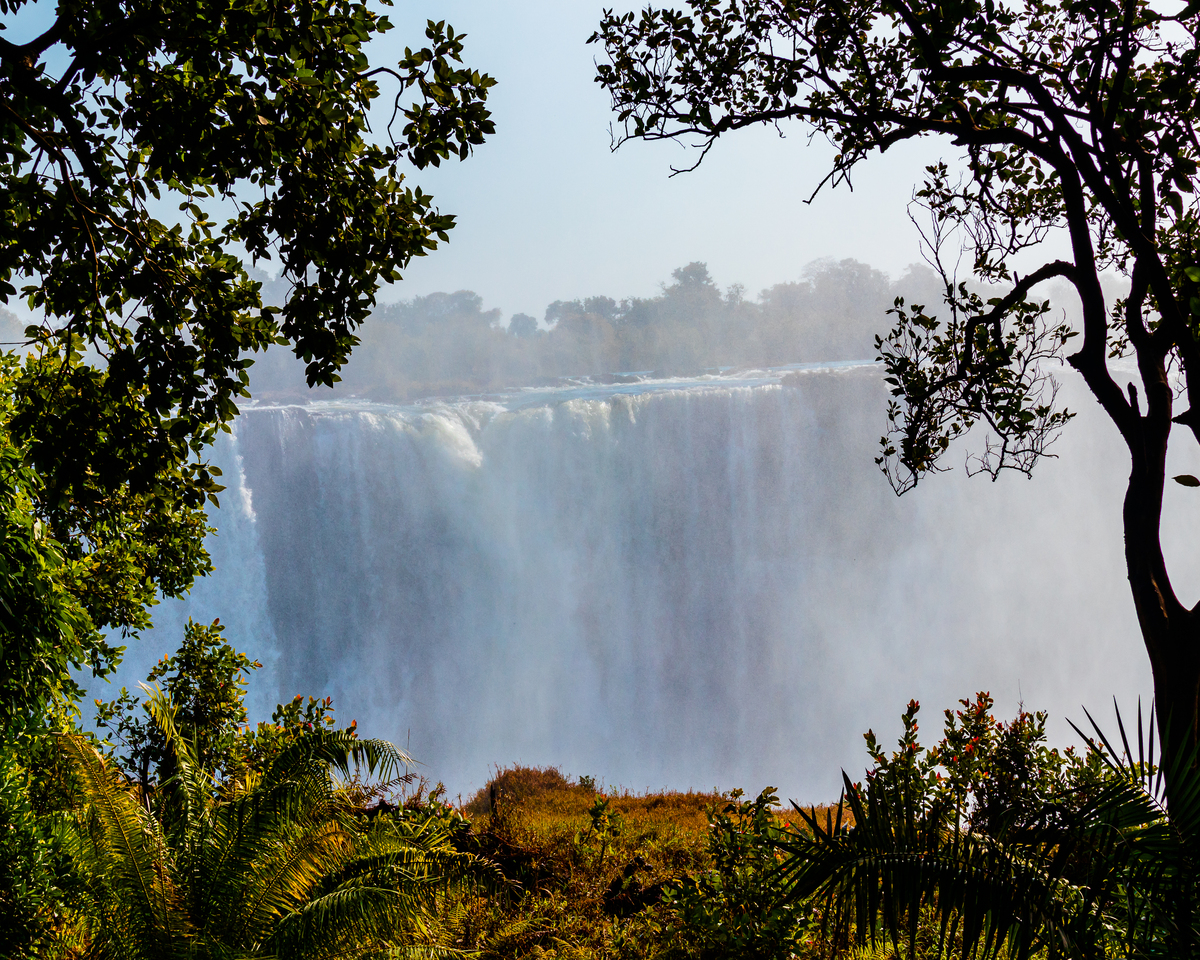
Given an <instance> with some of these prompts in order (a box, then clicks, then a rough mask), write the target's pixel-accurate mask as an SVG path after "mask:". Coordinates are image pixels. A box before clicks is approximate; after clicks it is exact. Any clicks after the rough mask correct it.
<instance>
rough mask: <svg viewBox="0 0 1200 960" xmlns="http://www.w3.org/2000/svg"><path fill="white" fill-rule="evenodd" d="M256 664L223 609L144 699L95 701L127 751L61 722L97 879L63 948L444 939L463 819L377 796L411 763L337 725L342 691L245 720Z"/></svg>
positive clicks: (68, 822)
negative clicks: (440, 913) (434, 923)
mask: <svg viewBox="0 0 1200 960" xmlns="http://www.w3.org/2000/svg"><path fill="white" fill-rule="evenodd" d="M257 666H258V665H257V664H256V663H254V662H253V661H250V660H249V659H248V658H247V657H246V656H245V655H244V654H240V653H237V652H236V651H235V650H234V649H233V648H232V647H231V646H230V645H229V644H228V643H227V642H226V641H225V640H224V639H223V637H222V636H221V628H220V625H219V624H213V625H211V626H201V625H198V624H194V623H190V622H189V624H188V626H187V629H186V632H185V636H184V640H183V644H182V645H181V646H180V648H179V650H178V651H176V652H175V654H173V655H172V656H169V657H164V658H163V659H162V660H161V661H160V662H159V663H158V664H157V665H156V666H155V668H154V669H153V670H152V671H151V673H150V677H149V679H150V680H151V682H156V681H159V680H161V681H162V687H161V688H157V687H151V686H148V685H143V689H145V690H147V691H148V692H149V696H148V697H147V699H146V702H145V704H141V703H139V702H138V700H137V699H136V698H133V697H130V696H129V695H128V694H127V692H126V691H124V690H122V691H121V695H120V696H119V697H118V698H117V699H116V700H115V701H113V702H111V703H108V704H99V703H98V706H99V712H98V713H99V715H98V725H99V726H101V727H105V728H107V729H108V730H109V731H110V732H112V733H114V734H116V738H117V739H118V740H119V741H120V745H121V746H123V747H124V749H125V751H126V752H125V754H124V755H123V756H119V757H116V758H114V757H111V756H109V757H106V756H104V755H103V754H102V753H101V752H100V751H99V750H97V749H96V746H95V744H94V743H92V742H89V740H88V739H87V738H86V737H83V736H80V735H79V734H78V733H76V732H74V731H68V732H64V733H62V734H60V735H59V736H58V737H57V746H58V751H59V754H60V756H61V757H62V758H63V760H64V761H65V763H64V766H65V768H66V771H67V773H68V776H66V777H64V778H63V779H64V781H65V782H66V783H67V785H68V787H67V788H68V790H69V792H70V794H71V799H72V800H73V801H74V802H73V803H72V804H71V806H70V808H69V809H68V810H67V811H66V812H65V813H64V814H62V815H60V820H61V821H62V825H60V827H59V829H58V831H57V832H58V835H59V837H60V838H61V841H62V845H63V848H64V849H65V850H67V851H68V852H69V853H70V855H71V857H72V859H73V861H74V863H75V864H76V866H77V868H78V871H79V873H80V875H81V877H82V879H83V883H82V884H81V889H80V890H78V891H77V892H76V894H75V896H73V897H72V898H70V899H69V900H68V901H67V903H65V904H64V905H62V906H61V907H60V909H61V910H62V911H63V912H64V913H66V914H67V916H68V917H69V923H67V924H64V925H62V926H63V929H61V930H60V933H59V937H58V940H59V945H60V946H71V945H73V946H75V947H78V948H83V949H84V952H85V953H86V955H88V956H98V957H144V956H159V955H161V956H169V955H177V954H182V953H186V954H187V955H188V956H212V957H224V956H234V955H237V956H242V955H247V954H250V953H268V954H270V955H272V956H280V957H285V956H304V957H320V956H344V955H348V954H350V953H354V952H355V951H356V950H361V949H364V948H370V947H378V946H381V945H383V944H386V943H388V942H392V943H393V944H395V945H397V946H404V945H407V946H412V943H413V941H414V940H416V941H419V942H420V943H422V944H427V942H428V941H429V940H431V939H432V938H431V937H430V931H429V930H428V929H426V928H427V926H428V922H429V920H430V916H429V914H430V909H429V908H430V907H431V906H432V905H433V901H434V899H435V897H436V895H437V894H438V893H439V892H440V891H442V890H444V889H445V887H446V885H447V884H448V883H449V882H451V881H453V880H455V879H456V878H458V879H461V878H463V877H464V876H466V875H467V874H468V873H469V872H472V871H474V868H475V867H476V866H478V865H479V861H478V860H477V859H476V858H474V857H473V856H471V855H468V854H462V853H459V852H457V851H456V850H455V848H454V842H453V841H454V834H455V832H456V831H457V830H458V829H459V828H460V825H461V824H462V823H463V821H462V820H461V818H460V817H457V815H451V814H449V812H448V811H439V810H436V809H434V808H433V805H429V808H428V809H424V810H418V811H409V810H407V809H406V808H404V807H401V806H398V805H394V804H389V803H386V802H378V803H375V804H374V805H371V804H370V801H372V800H376V799H380V798H381V797H382V796H383V794H384V793H385V792H386V791H387V790H388V789H389V787H392V786H394V785H395V784H396V783H397V782H401V781H407V780H408V779H409V775H408V774H407V766H408V764H409V763H410V761H409V759H408V757H406V756H405V755H404V754H403V753H401V752H400V751H398V750H397V749H396V748H395V747H393V746H392V745H391V744H389V743H387V742H385V741H379V740H361V739H359V738H358V735H357V730H356V725H355V724H354V723H351V724H350V726H349V727H346V728H341V729H338V728H336V727H335V726H334V721H333V717H332V707H331V703H330V701H329V700H328V699H324V700H316V699H313V698H309V701H308V703H307V705H305V704H304V703H303V701H302V698H300V697H297V698H296V699H295V700H293V701H292V702H291V703H289V704H285V705H281V706H280V707H278V708H277V709H276V711H275V714H274V716H273V718H272V722H271V723H260V724H258V725H257V727H255V728H250V727H248V726H247V725H246V719H247V717H246V710H245V707H244V704H243V700H244V696H245V689H244V687H245V675H246V674H247V673H248V672H249V671H250V670H253V669H255V668H256V667H257ZM113 752H116V751H115V750H114V751H113ZM114 759H115V760H116V762H115V763H114V762H113V761H114ZM333 771H337V772H338V773H339V774H340V778H338V779H335V778H334V777H333V776H332V772H333ZM360 772H363V773H366V774H373V775H374V777H375V778H376V780H375V782H372V781H371V780H370V779H366V778H363V777H361V776H359V775H358V774H359V773H360ZM410 813H413V814H414V815H411V816H410ZM355 955H358V954H357V953H355Z"/></svg>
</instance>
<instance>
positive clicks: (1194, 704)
mask: <svg viewBox="0 0 1200 960" xmlns="http://www.w3.org/2000/svg"><path fill="white" fill-rule="evenodd" d="M1155 452H1156V453H1158V451H1155ZM1165 454H1166V444H1165V443H1164V444H1163V445H1162V448H1161V455H1159V456H1153V457H1151V458H1149V459H1150V461H1151V462H1150V463H1146V462H1143V463H1141V464H1136V463H1135V466H1134V470H1133V473H1132V475H1131V476H1130V480H1129V488H1128V490H1127V492H1126V495H1125V506H1124V512H1123V513H1124V516H1123V519H1124V526H1125V562H1126V567H1127V570H1128V573H1129V586H1130V590H1131V591H1132V593H1133V601H1134V605H1135V607H1136V609H1137V616H1138V624H1139V626H1140V627H1141V631H1142V639H1143V641H1144V642H1145V644H1146V652H1147V653H1148V654H1149V656H1150V668H1151V670H1152V672H1153V676H1154V700H1155V710H1156V713H1157V715H1158V720H1159V730H1160V743H1161V745H1162V750H1163V756H1164V758H1166V757H1175V756H1179V753H1180V751H1186V752H1189V753H1190V752H1191V751H1193V750H1194V749H1195V747H1196V744H1197V737H1198V734H1200V617H1198V616H1197V613H1196V611H1195V610H1189V609H1187V608H1186V607H1184V606H1183V604H1182V603H1180V602H1179V599H1178V598H1177V597H1176V596H1175V591H1174V589H1173V588H1172V586H1171V581H1170V577H1169V576H1168V574H1167V567H1166V561H1165V559H1164V558H1163V554H1162V543H1161V539H1160V527H1161V521H1162V491H1163V485H1164V481H1165V461H1166V456H1165ZM1167 789H1168V802H1169V801H1170V792H1171V784H1170V783H1169V782H1168V785H1167Z"/></svg>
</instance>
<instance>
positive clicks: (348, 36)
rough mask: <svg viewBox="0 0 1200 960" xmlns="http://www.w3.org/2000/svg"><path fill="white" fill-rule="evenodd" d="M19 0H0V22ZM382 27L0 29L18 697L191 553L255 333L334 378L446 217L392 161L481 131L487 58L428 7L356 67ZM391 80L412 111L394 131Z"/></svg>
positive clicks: (245, 7) (280, 8) (71, 9)
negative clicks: (380, 131)
mask: <svg viewBox="0 0 1200 960" xmlns="http://www.w3.org/2000/svg"><path fill="white" fill-rule="evenodd" d="M28 7H29V5H28V4H27V3H26V2H25V0H5V2H4V3H0V16H2V17H4V18H6V20H10V21H12V22H6V23H3V24H0V25H2V26H5V27H14V26H15V25H16V23H17V22H18V20H17V18H18V15H19V14H20V15H24V14H27V13H28V9H27V8H28ZM388 29H390V24H389V23H388V21H387V18H386V17H383V16H381V15H380V14H379V13H378V12H376V11H374V10H372V9H370V8H369V7H368V6H366V5H365V4H363V3H356V2H343V0H298V2H291V0H287V2H284V3H282V4H280V3H274V2H271V3H263V2H258V0H249V2H244V3H234V4H217V5H211V4H209V5H205V4H182V5H180V4H170V3H168V4H166V5H163V4H147V3H139V2H134V3H127V2H119V0H106V2H101V3H86V4H79V3H73V2H69V0H63V2H62V3H59V4H58V5H57V7H56V8H55V9H54V19H53V22H52V23H51V24H50V25H49V27H48V29H47V30H45V32H43V33H42V34H41V35H40V36H37V37H34V38H32V39H29V40H28V41H26V42H23V43H21V42H15V41H13V40H9V39H5V38H3V37H0V104H3V108H2V111H0V209H2V212H3V216H0V224H2V226H0V303H5V304H7V303H10V302H12V298H14V297H16V296H17V295H18V294H17V290H16V286H15V285H22V289H21V291H20V297H21V298H22V299H23V300H24V301H25V302H26V304H27V305H28V307H29V308H30V310H32V311H33V313H34V316H35V318H37V320H38V322H37V323H35V324H34V325H32V326H30V327H29V328H28V329H27V330H26V346H27V347H28V348H29V350H30V353H29V356H28V357H26V358H25V360H24V362H19V361H17V360H15V359H14V358H13V357H11V356H10V357H6V358H5V359H4V360H3V376H2V378H0V379H2V383H0V394H3V396H2V398H0V404H2V409H0V430H2V431H3V435H4V436H3V441H2V442H0V456H2V457H3V459H4V463H5V467H4V469H3V478H2V480H0V486H2V488H3V489H2V490H0V499H2V500H3V502H4V505H5V506H4V516H5V518H6V519H5V523H6V527H7V532H8V535H6V537H5V538H4V539H5V543H6V544H7V545H8V546H7V547H6V549H7V550H8V551H9V553H8V556H7V557H6V558H5V567H6V569H5V570H4V571H3V576H4V577H5V581H4V583H3V584H0V586H2V587H3V590H4V593H3V600H4V604H0V617H4V616H7V617H9V618H19V619H20V620H21V622H25V623H28V624H30V626H31V628H32V629H31V630H30V632H29V635H28V637H27V638H24V637H23V638H21V639H19V640H17V641H16V642H11V641H10V642H6V643H5V644H4V647H3V650H2V651H0V668H2V670H3V677H0V682H4V683H9V682H11V684H12V686H13V687H14V689H15V688H17V687H21V688H23V689H25V690H28V691H30V693H29V697H30V698H32V704H27V703H26V698H25V697H24V696H22V695H16V696H13V697H12V698H9V697H7V696H6V697H4V698H3V702H4V704H5V706H6V707H8V705H9V704H12V705H13V708H14V709H17V710H21V709H25V707H26V706H27V705H32V706H36V705H38V704H40V703H42V702H43V701H44V700H45V698H46V697H47V696H51V695H53V694H55V692H56V691H57V692H60V693H64V694H65V695H67V696H68V698H69V696H70V695H73V694H76V693H77V692H78V691H77V690H76V689H75V688H74V687H73V686H72V682H71V680H70V679H69V676H68V669H67V668H68V666H80V665H82V666H83V667H85V668H91V669H92V670H94V671H97V672H100V673H103V672H105V671H106V670H107V669H108V668H109V667H110V666H111V663H112V661H113V660H114V658H115V656H116V655H117V651H116V650H114V649H112V648H108V647H106V646H105V645H104V644H103V642H102V640H101V639H100V634H99V633H98V632H97V631H101V630H106V629H108V630H111V629H116V630H118V631H123V632H126V633H128V632H136V631H137V630H140V629H142V628H144V627H145V626H147V625H148V622H149V617H148V614H147V612H146V608H147V607H149V606H150V605H152V604H153V603H155V602H156V600H157V596H158V595H159V594H162V595H166V596H178V595H180V594H181V593H182V592H183V591H185V590H186V589H187V588H188V587H189V586H190V585H191V583H192V581H193V579H194V578H195V577H196V576H198V575H202V574H204V573H205V572H207V571H208V569H209V562H208V557H207V555H206V553H205V551H204V549H203V545H202V541H203V538H204V535H205V534H206V532H207V526H206V524H205V521H204V513H203V507H204V505H205V503H206V501H207V500H210V499H211V500H213V501H215V498H216V494H217V492H219V491H220V489H221V487H220V484H219V483H218V480H217V477H218V476H219V471H217V470H216V469H215V468H211V467H210V466H209V465H208V464H207V463H206V462H205V455H206V454H205V450H206V448H207V446H208V445H209V444H211V443H212V441H213V440H214V438H215V436H216V433H217V430H218V429H220V428H222V427H225V426H226V425H227V424H228V423H229V421H230V420H231V419H232V418H233V417H234V416H235V415H236V413H237V407H236V402H237V400H238V399H239V398H241V397H245V396H248V393H247V391H246V384H247V382H248V380H247V372H246V371H247V369H248V367H249V366H250V364H251V362H252V361H251V359H250V356H249V355H250V354H251V353H253V352H256V351H262V350H264V349H266V348H267V347H268V346H270V345H272V344H280V345H282V344H288V345H290V346H291V347H292V349H293V350H294V351H295V352H296V354H297V355H298V356H300V357H302V358H303V359H304V362H305V363H306V365H307V367H306V370H307V376H308V380H309V382H310V383H317V382H322V383H329V382H332V381H333V379H334V378H335V377H336V375H337V373H336V371H337V369H338V368H339V367H340V366H341V365H342V364H343V363H344V362H345V360H346V358H347V356H348V355H349V351H350V350H351V348H352V347H353V346H354V344H355V343H356V342H357V341H356V337H355V334H354V331H355V329H356V328H357V327H358V325H359V324H360V323H361V322H362V320H363V319H364V318H365V317H366V316H367V314H368V312H369V309H370V307H371V305H372V304H373V302H374V294H375V291H376V289H377V287H378V285H379V284H380V283H381V282H387V281H391V280H394V279H395V278H396V277H397V276H398V271H399V270H401V269H403V268H404V267H405V265H406V264H407V263H408V262H409V260H410V259H411V258H412V257H413V256H421V255H424V254H425V253H426V252H428V251H429V250H431V249H433V248H434V247H435V246H436V245H437V242H438V240H439V239H443V240H444V239H445V238H446V235H447V233H446V232H447V231H448V230H449V229H450V228H451V227H452V226H453V217H451V216H448V215H444V214H441V213H439V212H438V211H437V210H436V209H435V208H434V207H433V204H432V198H431V197H430V196H429V195H428V194H426V193H423V192H422V191H421V190H420V188H415V189H414V188H413V187H410V186H409V185H407V184H406V183H405V176H406V175H405V172H404V170H403V169H402V168H403V167H405V166H412V167H415V168H418V169H420V168H423V167H425V166H427V165H429V164H433V165H437V164H438V163H440V161H441V160H442V159H445V158H447V157H449V156H451V155H455V156H459V157H463V158H465V157H466V156H467V155H468V154H469V152H470V150H471V149H472V148H473V146H474V145H476V144H478V143H481V142H482V140H483V137H484V136H485V135H486V134H488V133H490V132H491V131H492V122H491V120H490V118H489V114H488V110H487V108H486V105H485V102H486V97H487V93H488V90H489V89H490V87H491V86H492V84H493V81H492V80H491V78H489V77H487V76H484V75H481V74H479V73H476V72H473V71H471V70H469V69H467V68H465V67H463V66H462V65H461V54H462V50H463V44H462V35H461V34H456V33H455V32H454V30H453V28H451V27H449V26H447V25H446V24H445V23H432V22H431V23H430V24H429V25H428V29H427V31H426V39H427V45H426V46H424V47H421V48H420V49H416V50H410V51H407V52H406V54H405V57H404V59H403V60H402V61H401V62H400V63H399V64H397V65H396V67H395V68H391V67H378V68H374V69H373V68H372V67H371V65H370V64H369V63H368V61H367V59H366V55H365V52H364V50H365V48H366V45H367V44H368V42H369V41H370V39H371V38H372V37H374V36H377V35H379V34H381V33H383V32H385V31H386V30H388ZM5 36H8V34H7V33H6V34H5ZM381 81H382V82H386V83H390V84H391V85H392V92H393V95H394V107H395V110H396V116H397V117H402V119H403V125H402V129H400V130H397V136H396V137H395V138H389V139H388V140H387V141H386V142H385V143H381V142H379V141H378V138H376V137H374V136H373V135H371V133H370V131H369V128H368V111H369V110H370V108H371V105H372V103H373V102H375V101H376V100H378V99H379V98H380V96H381V95H382V93H383V88H381V86H380V83H381ZM176 207H178V211H179V215H180V219H181V220H182V221H183V223H182V225H181V224H177V223H175V222H174V221H175V218H174V217H173V216H170V215H169V214H170V212H172V211H173V210H174V209H175V208H176ZM206 208H207V210H208V211H210V212H213V214H214V216H218V217H219V216H224V221H223V222H218V221H217V219H213V217H212V216H210V213H209V212H206ZM160 218H165V219H160ZM272 257H277V258H278V259H279V260H280V268H281V270H282V274H281V277H282V280H283V282H284V284H285V285H286V286H287V288H288V293H287V296H286V298H285V302H283V303H282V304H281V305H279V306H264V305H263V303H262V298H261V293H260V285H259V284H258V283H257V282H255V281H252V280H251V279H250V278H249V276H248V275H247V272H246V269H245V266H244V264H243V258H245V259H248V260H250V261H255V262H257V261H259V260H264V259H265V260H269V259H271V258H272ZM72 598H73V599H74V600H75V601H77V603H75V604H73V603H72ZM14 600H15V601H16V603H17V604H19V605H20V607H21V608H20V609H19V608H18V607H17V606H14ZM5 605H6V606H7V610H5V609H3V608H4V607H5ZM89 618H90V623H89V622H88V619H89ZM11 622H12V620H11V619H10V621H9V623H10V624H11ZM48 632H52V633H56V634H60V635H62V640H63V642H62V643H61V644H60V645H59V647H58V648H57V649H59V650H61V652H54V651H55V650H56V648H55V646H54V645H53V644H51V643H49V642H46V643H41V641H40V640H39V637H41V636H43V635H48Z"/></svg>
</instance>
